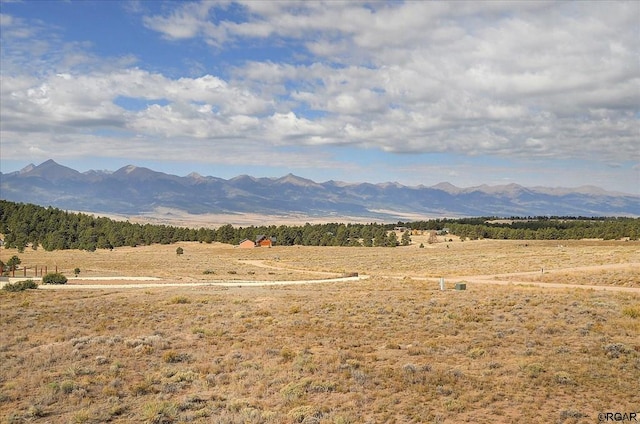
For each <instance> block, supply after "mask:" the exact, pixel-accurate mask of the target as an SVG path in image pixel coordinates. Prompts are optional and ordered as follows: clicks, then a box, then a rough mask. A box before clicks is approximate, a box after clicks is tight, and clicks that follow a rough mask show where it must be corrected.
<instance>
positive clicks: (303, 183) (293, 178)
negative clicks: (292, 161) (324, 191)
mask: <svg viewBox="0 0 640 424" xmlns="http://www.w3.org/2000/svg"><path fill="white" fill-rule="evenodd" d="M274 182H276V183H279V184H292V185H295V186H299V187H321V185H320V184H318V183H316V182H315V181H313V180H309V179H306V178H302V177H298V176H297V175H293V174H292V173H288V174H287V175H285V176H284V177H280V178H276V179H275V180H274Z"/></svg>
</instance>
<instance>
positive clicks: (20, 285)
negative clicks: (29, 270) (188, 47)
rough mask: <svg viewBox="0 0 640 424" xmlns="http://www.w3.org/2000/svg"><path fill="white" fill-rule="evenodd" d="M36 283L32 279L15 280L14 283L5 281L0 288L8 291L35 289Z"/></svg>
mask: <svg viewBox="0 0 640 424" xmlns="http://www.w3.org/2000/svg"><path fill="white" fill-rule="evenodd" d="M37 288H38V283H36V282H35V281H33V280H24V281H16V282H15V283H7V284H5V285H4V286H3V287H2V290H5V291H8V292H19V291H24V290H28V289H37Z"/></svg>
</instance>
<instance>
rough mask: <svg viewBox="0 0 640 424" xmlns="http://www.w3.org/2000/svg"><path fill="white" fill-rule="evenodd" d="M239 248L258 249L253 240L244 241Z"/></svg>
mask: <svg viewBox="0 0 640 424" xmlns="http://www.w3.org/2000/svg"><path fill="white" fill-rule="evenodd" d="M238 247H240V248H242V249H248V248H252V247H256V244H255V243H254V242H253V241H252V240H249V239H244V240H242V241H241V242H240V244H239V245H238Z"/></svg>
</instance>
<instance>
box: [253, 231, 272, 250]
mask: <svg viewBox="0 0 640 424" xmlns="http://www.w3.org/2000/svg"><path fill="white" fill-rule="evenodd" d="M275 242H276V238H275V237H267V236H265V235H263V234H261V235H259V236H258V237H256V247H271V246H273V245H274V244H275Z"/></svg>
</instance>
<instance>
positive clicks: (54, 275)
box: [42, 272, 67, 284]
mask: <svg viewBox="0 0 640 424" xmlns="http://www.w3.org/2000/svg"><path fill="white" fill-rule="evenodd" d="M42 284H67V277H65V276H64V275H62V274H60V273H59V272H51V273H49V274H47V275H45V276H44V277H42Z"/></svg>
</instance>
